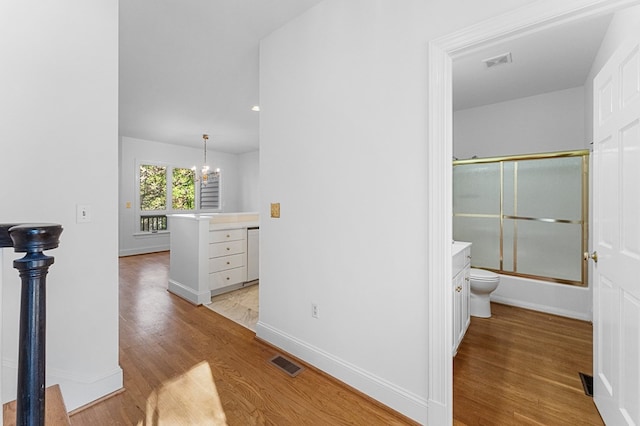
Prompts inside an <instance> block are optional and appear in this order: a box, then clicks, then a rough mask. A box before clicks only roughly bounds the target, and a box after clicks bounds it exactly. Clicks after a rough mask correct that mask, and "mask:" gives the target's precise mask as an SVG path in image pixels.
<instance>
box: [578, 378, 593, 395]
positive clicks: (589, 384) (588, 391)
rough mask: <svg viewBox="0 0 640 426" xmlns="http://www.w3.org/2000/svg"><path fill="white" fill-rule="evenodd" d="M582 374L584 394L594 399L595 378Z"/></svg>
mask: <svg viewBox="0 0 640 426" xmlns="http://www.w3.org/2000/svg"><path fill="white" fill-rule="evenodd" d="M578 374H580V380H582V387H583V388H584V394H585V395H587V396H591V397H593V376H590V375H588V374H584V373H578Z"/></svg>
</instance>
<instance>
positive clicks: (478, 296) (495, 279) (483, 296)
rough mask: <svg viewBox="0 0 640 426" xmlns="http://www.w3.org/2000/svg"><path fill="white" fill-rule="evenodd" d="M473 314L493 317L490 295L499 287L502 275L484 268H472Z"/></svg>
mask: <svg viewBox="0 0 640 426" xmlns="http://www.w3.org/2000/svg"><path fill="white" fill-rule="evenodd" d="M470 278H471V315H472V316H474V317H481V318H489V317H491V304H490V298H489V296H490V295H491V293H492V292H493V291H494V290H495V289H496V288H498V284H499V283H500V275H498V274H496V273H493V272H491V271H486V270H484V269H477V268H471V277H470Z"/></svg>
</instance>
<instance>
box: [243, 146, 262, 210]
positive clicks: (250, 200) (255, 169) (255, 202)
mask: <svg viewBox="0 0 640 426" xmlns="http://www.w3.org/2000/svg"><path fill="white" fill-rule="evenodd" d="M238 170H239V173H240V176H241V180H240V189H239V202H240V211H243V212H257V211H258V210H260V151H253V152H247V153H246V154H241V155H239V156H238Z"/></svg>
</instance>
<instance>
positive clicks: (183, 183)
mask: <svg viewBox="0 0 640 426" xmlns="http://www.w3.org/2000/svg"><path fill="white" fill-rule="evenodd" d="M195 180H196V179H195V172H194V171H193V170H192V169H179V168H174V169H173V188H172V192H171V200H172V201H171V203H172V205H173V209H174V210H193V209H195V206H196V185H195Z"/></svg>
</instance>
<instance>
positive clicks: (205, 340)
mask: <svg viewBox="0 0 640 426" xmlns="http://www.w3.org/2000/svg"><path fill="white" fill-rule="evenodd" d="M168 264H169V255H168V253H166V252H165V253H156V254H150V255H142V256H132V257H124V258H121V259H120V365H121V366H122V368H123V370H124V386H125V389H126V390H125V391H124V392H123V393H121V394H118V395H115V396H114V397H112V398H109V399H106V400H105V401H103V402H100V403H98V404H95V405H93V406H91V407H89V408H86V409H84V410H82V411H79V412H77V413H74V414H73V415H72V416H71V424H72V425H90V426H99V425H140V426H152V425H153V426H155V425H217V424H228V425H231V426H235V425H242V426H244V425H406V424H414V423H411V422H410V421H409V420H408V419H406V418H404V417H402V416H400V415H399V414H397V413H395V412H393V411H391V410H389V409H387V408H385V407H382V406H381V405H379V404H377V403H375V402H374V401H373V400H371V399H369V398H367V397H365V396H364V395H362V394H359V393H357V392H354V391H353V390H351V389H350V388H348V387H346V386H344V385H341V384H340V383H338V382H337V381H335V380H333V379H331V378H328V377H327V376H325V375H323V374H321V373H320V372H318V371H316V370H313V369H309V368H307V369H305V371H303V372H302V373H300V374H299V375H298V376H297V377H295V378H291V377H289V376H288V375H286V374H285V373H283V372H281V371H280V370H279V369H277V368H276V367H274V366H272V365H271V364H270V363H269V360H270V359H271V358H272V357H273V356H274V355H276V354H277V353H278V352H277V351H276V350H275V349H274V348H272V347H270V346H268V345H266V344H264V343H261V342H260V341H258V340H256V339H255V334H254V333H253V332H251V331H250V330H248V329H246V328H245V327H242V326H240V325H238V324H236V323H234V322H233V321H231V320H229V319H227V318H224V317H222V316H221V315H219V314H216V313H215V312H212V311H210V310H209V309H207V308H205V307H203V306H200V307H196V306H193V305H191V304H190V303H188V302H186V301H184V300H182V299H180V298H178V297H176V296H174V295H172V294H170V293H169V292H167V290H166V286H167V272H168V271H167V270H168ZM217 408H220V409H217ZM220 411H222V413H223V417H222V418H221V417H220Z"/></svg>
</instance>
